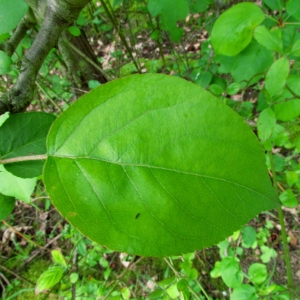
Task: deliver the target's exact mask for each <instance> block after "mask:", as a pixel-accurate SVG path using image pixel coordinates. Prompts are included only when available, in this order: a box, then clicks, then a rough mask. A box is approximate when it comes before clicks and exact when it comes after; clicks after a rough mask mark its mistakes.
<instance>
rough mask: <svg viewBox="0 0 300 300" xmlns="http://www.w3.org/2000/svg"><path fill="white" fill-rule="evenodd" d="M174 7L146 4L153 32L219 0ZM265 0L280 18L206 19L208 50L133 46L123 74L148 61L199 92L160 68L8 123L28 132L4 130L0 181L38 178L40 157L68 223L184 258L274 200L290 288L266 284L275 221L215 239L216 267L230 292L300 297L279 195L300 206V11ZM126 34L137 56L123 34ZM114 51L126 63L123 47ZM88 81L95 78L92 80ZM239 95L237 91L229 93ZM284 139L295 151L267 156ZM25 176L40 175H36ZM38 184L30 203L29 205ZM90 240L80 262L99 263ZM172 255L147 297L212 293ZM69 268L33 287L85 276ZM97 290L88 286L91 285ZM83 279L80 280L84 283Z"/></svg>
mask: <svg viewBox="0 0 300 300" xmlns="http://www.w3.org/2000/svg"><path fill="white" fill-rule="evenodd" d="M179 2H180V3H179ZM101 3H102V7H104V10H103V9H102V10H101V13H106V14H107V16H108V17H109V19H110V21H111V23H112V24H113V27H114V28H115V30H117V31H118V30H119V29H118V28H119V26H120V25H119V23H118V22H117V21H116V20H117V18H116V15H115V14H117V13H118V9H119V4H120V3H116V4H114V3H113V4H112V5H111V3H110V2H107V1H102V2H101ZM168 4H169V3H168V2H166V3H163V4H162V3H160V2H157V1H149V2H148V9H149V12H150V14H151V16H152V17H154V18H155V19H156V21H157V22H156V25H155V23H153V22H152V23H151V22H150V26H149V27H150V30H151V31H153V30H155V31H156V34H157V37H158V36H160V33H161V31H160V26H161V27H162V29H164V30H167V31H168V32H169V33H170V36H171V38H172V39H173V40H175V41H179V40H180V38H182V36H183V30H181V29H180V28H178V27H177V25H176V22H177V21H178V20H182V19H183V18H185V17H186V15H187V13H188V10H189V9H190V10H192V11H194V12H205V11H206V10H207V8H208V5H210V4H211V1H206V2H203V6H201V5H200V1H183V0H182V1H178V3H177V4H178V6H176V8H177V9H178V11H177V10H175V12H174V14H172V13H170V12H169V10H168V7H169V5H168ZM263 5H264V7H268V8H269V9H271V10H277V11H278V12H279V13H278V14H274V15H272V14H266V13H265V11H263V10H262V9H261V8H260V7H258V6H257V5H255V4H253V3H240V4H238V5H235V6H233V7H232V8H230V9H229V10H227V11H225V12H224V13H223V14H222V15H221V16H220V17H219V18H218V19H217V21H216V22H215V24H214V26H213V27H212V28H210V29H209V27H208V26H207V29H208V30H209V32H210V33H211V35H210V39H209V40H207V41H205V42H203V46H202V48H201V54H202V57H201V58H199V57H198V58H195V57H194V56H193V55H192V54H191V55H185V54H181V53H176V51H177V49H176V51H174V57H175V59H173V58H169V57H168V58H166V57H164V56H163V55H162V56H161V59H159V60H157V61H154V60H153V59H150V60H146V59H144V60H135V59H133V56H132V54H130V56H132V57H131V59H132V62H130V63H129V64H127V65H125V66H124V67H123V68H122V69H121V72H120V73H121V75H127V74H130V73H132V72H136V70H139V66H143V64H144V66H145V67H146V68H147V69H148V71H153V72H157V70H161V69H162V68H166V67H167V70H169V71H170V72H175V74H176V75H178V76H181V77H184V78H186V79H189V80H191V81H193V82H194V83H196V85H199V86H201V87H199V86H198V87H197V86H196V85H193V84H191V83H187V82H186V81H183V80H182V79H178V78H175V77H167V76H164V75H156V74H153V75H149V74H148V75H133V76H129V77H126V78H123V79H119V80H115V81H112V82H111V83H109V84H106V85H101V86H100V87H97V88H96V89H94V91H92V92H91V93H89V94H87V95H85V96H83V97H82V98H81V99H80V100H79V101H77V102H76V103H75V104H74V105H72V106H71V107H70V108H67V109H66V111H65V112H64V113H62V115H61V116H59V117H58V118H57V120H55V121H54V122H53V120H54V117H53V116H52V115H49V114H48V115H46V114H42V115H41V119H40V120H39V121H38V120H37V117H36V116H37V115H34V114H32V113H25V114H18V115H12V116H10V117H9V118H8V119H7V120H6V121H5V122H4V124H3V125H2V126H1V127H0V137H1V140H4V139H7V136H8V135H10V134H11V131H13V132H14V133H17V132H18V130H21V128H22V130H23V132H24V134H23V136H22V139H21V138H20V136H19V135H18V134H14V135H12V136H10V137H11V144H10V147H9V148H8V147H7V145H6V144H4V143H3V144H2V145H1V144H0V159H1V163H2V164H4V167H3V169H2V173H3V174H2V175H3V176H4V177H3V178H5V180H6V181H7V182H10V181H12V180H13V177H11V178H10V179H9V177H8V176H11V175H9V173H8V172H11V173H13V174H14V175H17V176H19V177H35V176H39V175H40V174H41V168H42V166H43V165H44V160H46V163H45V166H44V171H43V178H44V183H45V185H46V188H47V192H48V193H49V195H50V197H51V199H52V201H53V203H54V205H55V206H56V208H57V209H58V210H59V211H60V212H61V214H62V215H63V216H64V217H65V218H66V219H67V220H68V221H69V222H70V223H71V224H72V225H74V226H75V227H76V228H78V230H79V231H80V232H82V233H83V234H84V235H86V236H87V237H89V238H91V239H92V240H94V241H96V242H97V243H100V244H104V245H107V246H108V247H109V248H111V249H116V250H119V251H124V252H127V253H130V254H138V255H143V256H152V255H154V256H159V257H163V256H169V255H179V254H183V253H187V252H191V251H194V250H196V249H202V248H204V247H207V246H211V245H214V244H216V243H218V242H219V241H220V240H222V239H224V238H225V237H227V236H229V235H231V234H232V233H233V232H234V231H236V230H239V229H240V228H241V226H242V225H244V224H245V223H247V222H248V221H249V220H250V219H252V218H254V217H255V216H256V215H257V214H258V213H260V212H261V211H265V210H270V209H272V208H278V214H279V220H280V224H281V228H282V232H281V238H282V242H283V246H284V255H285V262H286V266H287V277H288V280H287V288H288V290H287V289H286V287H284V286H281V285H279V284H274V282H273V281H272V276H273V273H274V269H272V267H270V266H269V265H268V263H269V262H270V261H272V260H273V261H275V260H274V259H275V257H276V253H275V250H274V249H273V246H272V245H270V244H269V243H267V241H268V238H269V237H268V235H269V230H270V229H271V225H270V223H268V222H267V223H266V227H265V228H260V229H259V231H258V232H256V231H255V230H254V229H253V228H252V227H249V226H247V227H244V228H243V229H242V230H241V232H240V233H239V232H238V233H236V234H234V236H233V237H232V238H231V240H230V241H231V242H229V241H228V240H225V241H224V242H222V243H219V244H218V246H219V248H220V257H221V260H220V261H219V262H217V263H216V265H215V268H214V269H213V271H212V272H211V274H212V277H214V278H218V277H221V278H222V280H223V282H224V283H225V286H226V287H227V288H229V292H230V297H231V299H242V298H243V299H256V298H257V297H266V298H267V297H272V299H286V298H292V297H294V293H295V290H294V283H293V278H292V272H291V264H290V255H289V252H288V239H287V234H286V227H285V223H284V220H283V212H282V210H281V207H280V203H279V201H278V195H277V194H279V200H280V201H281V204H283V205H285V206H286V207H289V208H295V207H296V206H297V205H298V200H297V193H298V192H299V186H300V183H299V178H298V174H299V170H300V168H299V165H298V164H297V163H295V161H294V157H298V155H299V137H298V135H299V134H298V133H299V132H298V131H299V128H298V127H299V126H298V120H297V118H298V116H299V115H300V110H299V107H298V106H299V101H300V100H299V97H300V96H299V95H300V92H298V89H299V87H298V86H299V84H298V83H299V74H298V72H299V70H298V65H297V62H298V59H299V56H300V54H299V49H298V48H299V40H300V36H299V33H298V27H297V26H298V24H295V23H296V21H297V20H298V19H299V13H298V10H297V7H298V6H297V5H298V4H297V3H296V2H295V1H293V0H290V1H288V2H287V3H286V5H285V4H284V3H281V2H280V1H279V2H278V1H263ZM137 6H138V5H137ZM142 7H144V6H143V5H142ZM179 8H182V9H179ZM159 17H160V18H159ZM151 20H152V19H151ZM199 22H200V21H199ZM95 24H96V23H95ZM96 25H97V24H96ZM203 26H204V25H203ZM76 28H77V27H76ZM71 31H72V32H73V31H74V28H73V29H72V30H71ZM73 34H74V32H73ZM118 35H119V36H120V39H121V40H122V42H123V44H124V47H125V48H126V51H127V53H131V52H130V51H131V50H130V46H129V44H128V43H127V42H126V41H123V39H124V33H123V32H122V30H120V31H118ZM224 36H226V39H224ZM157 37H156V38H154V39H156V41H157V43H158V46H159V47H160V51H161V50H162V49H161V46H162V45H161V42H162V38H161V37H164V35H163V34H161V37H160V38H157ZM211 45H212V46H213V50H212V48H211V47H210V46H211ZM111 56H113V57H114V56H115V58H116V59H117V60H118V61H121V60H123V61H126V58H125V55H123V52H122V50H121V48H120V50H119V49H117V50H116V51H115V52H113V53H112V54H111ZM55 78H56V79H55ZM58 83H59V78H58V77H54V78H53V84H58ZM89 85H90V86H91V87H95V86H96V85H98V84H97V83H95V82H93V81H90V83H89ZM202 87H204V88H206V89H208V90H209V91H210V92H211V93H212V94H213V95H214V96H215V97H213V96H212V95H211V94H210V93H208V92H207V91H205V90H204V89H203V88H202ZM248 89H251V91H252V92H253V91H254V92H256V93H257V94H258V104H257V105H256V103H253V101H251V99H250V100H249V99H247V98H246V96H245V95H246V93H247V90H248ZM55 90H57V88H55ZM237 94H239V96H240V97H241V98H240V99H239V100H238V101H236V100H233V99H232V98H234V96H236V95H237ZM51 96H52V95H50V98H51ZM222 102H223V103H222ZM225 104H227V105H229V106H231V107H232V108H233V109H235V110H236V111H237V112H238V113H239V114H240V115H241V116H242V117H243V118H245V119H247V120H250V121H252V123H251V124H252V125H253V121H255V122H256V119H257V124H256V123H254V124H255V126H256V127H257V133H258V137H259V139H260V141H261V144H260V143H259V142H258V141H257V139H256V137H255V135H254V134H253V133H252V131H251V128H250V127H249V126H247V125H246V124H245V123H244V122H243V119H242V118H241V117H239V116H238V115H237V114H235V113H233V112H232V110H230V109H229V108H228V107H227V106H226V105H225ZM24 122H27V123H28V128H32V127H36V126H37V124H40V123H42V124H43V126H44V129H43V130H42V131H39V132H40V134H41V136H35V135H34V136H33V137H32V136H30V135H29V134H28V132H29V129H23V124H24ZM52 122H53V124H52ZM44 123H45V124H44ZM51 124H52V125H51ZM50 126H51V129H50V131H49V132H48V130H49V127H50ZM46 136H48V137H47V149H46V145H45V139H46ZM38 143H40V144H38ZM262 146H263V147H264V149H265V151H266V152H267V156H265V155H264V153H263V150H262ZM278 147H281V148H282V149H285V151H287V152H285V153H283V154H276V153H275V152H274V151H272V149H274V148H278ZM20 149H21V150H20ZM33 153H34V154H36V156H35V157H33ZM45 153H46V154H45ZM286 153H288V155H286ZM24 156H30V157H24ZM284 156H286V157H285V158H283V157H284ZM265 159H267V165H268V167H269V169H270V172H271V175H272V178H273V185H274V188H273V187H272V186H271V184H270V180H269V178H268V173H267V169H266V167H265ZM283 172H284V173H283ZM283 174H284V175H283ZM18 180H19V179H18ZM278 180H279V181H280V182H284V183H285V184H286V185H287V186H286V189H283V188H282V186H281V185H279V188H281V189H282V191H280V192H279V191H278ZM31 181H32V184H34V183H35V179H31ZM24 186H26V187H28V186H29V183H24ZM0 188H1V185H0ZM5 188H6V189H5V190H4V188H2V190H1V192H2V193H3V194H5V195H6V196H3V197H2V198H0V201H2V203H7V201H8V199H7V197H9V196H13V197H19V198H20V195H19V194H17V192H16V187H15V185H14V186H12V188H10V189H9V190H7V185H6V184H5ZM32 188H33V187H31V189H29V190H28V191H27V193H26V195H25V196H24V195H23V196H22V197H24V198H23V199H27V201H28V197H29V196H30V193H31V192H32ZM26 197H27V198H26ZM10 201H11V202H10V203H9V204H8V205H7V210H6V211H4V212H3V213H2V215H3V216H2V217H5V216H6V215H8V214H9V213H10V211H11V210H12V207H13V205H12V204H11V203H13V199H12V198H10ZM95 225H96V226H95ZM79 240H80V238H79ZM79 245H82V248H80V247H79ZM84 245H85V243H83V242H82V241H78V246H76V251H78V252H81V255H82V256H83V257H84V259H83V260H82V263H83V264H86V265H90V266H93V264H96V263H97V261H98V260H100V261H101V254H99V253H98V252H97V251H92V250H87V248H86V246H84ZM78 247H79V248H78ZM255 248H257V249H258V250H259V251H260V257H259V259H260V260H261V262H262V263H261V262H259V263H257V262H254V263H251V264H250V265H249V266H248V267H247V269H244V270H242V268H241V264H240V261H241V259H242V257H243V253H244V252H245V250H244V249H255ZM79 249H80V250H79ZM249 251H250V250H249ZM55 253H56V252H55ZM224 253H225V254H224ZM193 255H194V254H190V256H191V257H193ZM172 263H173V262H172V261H170V260H167V264H168V266H169V268H170V269H171V270H172V271H173V272H174V275H175V276H173V277H171V278H170V277H166V278H165V280H163V281H162V282H161V283H160V288H159V289H156V290H155V291H154V292H153V294H152V296H151V297H153V298H155V297H158V298H159V297H162V298H163V297H171V298H176V297H181V298H185V299H189V297H194V296H195V295H194V294H196V295H197V293H199V292H200V291H201V292H202V294H203V295H204V296H203V297H206V298H207V299H209V296H208V295H207V294H206V292H205V290H204V289H203V288H202V286H201V285H199V282H197V277H198V276H199V274H198V272H197V270H196V269H195V268H193V267H192V258H191V259H189V255H186V256H184V262H183V263H182V265H180V268H181V269H180V272H178V271H176V269H175V268H173V265H172ZM103 264H104V265H103V266H102V267H104V268H105V267H106V272H107V274H106V275H105V274H104V277H105V279H107V278H106V276H109V273H110V271H111V270H110V268H109V267H108V266H107V262H103ZM60 265H61V264H60ZM64 268H65V269H64ZM69 271H70V268H69V267H67V266H62V265H61V266H55V267H54V268H50V269H49V271H46V272H45V275H43V276H44V277H45V276H48V277H47V280H46V281H45V278H44V277H43V276H42V277H41V279H40V281H39V284H40V287H39V289H40V290H44V289H48V288H51V286H52V285H51V284H49V282H50V281H49V274H50V275H51V276H50V277H51V278H56V280H55V281H54V282H55V283H57V282H61V284H62V287H61V290H63V287H64V286H65V287H66V286H70V285H68V284H70V283H72V284H77V281H78V278H79V274H78V273H77V272H73V273H72V276H71V277H70V282H68V284H66V279H65V278H66V274H67V272H69ZM41 282H42V283H43V282H44V283H43V284H44V285H43V284H42V283H41ZM45 282H47V284H45ZM39 284H38V286H39ZM98 284H99V283H98ZM80 288H81V287H80ZM89 288H90V289H91V290H94V289H96V285H95V286H90V287H89ZM89 288H87V286H83V287H82V291H83V290H84V291H85V292H86V290H87V289H89ZM232 289H233V290H232ZM80 291H81V290H80ZM122 291H123V292H120V291H113V290H110V291H109V292H107V290H105V285H104V288H103V290H102V291H99V293H100V294H101V293H103V295H106V296H105V297H109V295H110V294H111V296H112V297H119V296H120V294H122V295H123V297H124V298H128V297H129V296H128V292H129V294H130V290H128V289H127V288H125V287H124V289H123V290H122ZM85 292H84V293H85ZM79 294H80V293H79ZM68 295H69V294H68ZM86 295H87V294H86ZM201 297H202V296H201Z"/></svg>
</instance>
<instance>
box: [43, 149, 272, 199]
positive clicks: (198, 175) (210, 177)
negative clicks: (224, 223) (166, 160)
mask: <svg viewBox="0 0 300 300" xmlns="http://www.w3.org/2000/svg"><path fill="white" fill-rule="evenodd" d="M49 157H54V158H64V159H73V160H75V161H76V160H77V159H87V160H95V161H99V162H105V163H110V164H114V165H119V166H121V167H122V168H123V167H141V168H149V169H157V170H163V171H169V172H176V173H180V174H185V175H190V176H196V177H200V178H207V179H213V180H218V181H223V182H225V183H228V184H233V185H235V186H238V187H241V188H243V189H246V190H248V191H250V192H252V193H254V194H257V195H259V196H262V197H263V198H265V199H268V200H271V198H269V197H267V196H265V195H264V194H261V193H259V192H257V191H255V190H253V189H251V188H249V187H247V186H244V185H241V184H239V183H236V182H234V181H230V180H227V179H224V178H219V177H214V176H209V175H203V174H197V173H192V172H187V171H181V170H176V169H170V168H164V167H158V166H153V165H146V164H129V163H121V162H116V161H109V160H105V159H99V158H95V157H93V158H92V157H86V156H76V157H72V156H64V155H49Z"/></svg>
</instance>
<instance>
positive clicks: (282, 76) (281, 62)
mask: <svg viewBox="0 0 300 300" xmlns="http://www.w3.org/2000/svg"><path fill="white" fill-rule="evenodd" d="M289 71H290V63H289V61H288V59H287V58H286V57H282V58H280V59H278V60H276V61H275V62H274V63H273V64H272V66H271V67H270V69H269V70H268V72H267V75H266V80H265V87H266V90H267V91H268V93H269V95H270V97H271V98H272V97H275V96H278V95H280V94H281V93H282V90H283V88H284V86H285V83H286V80H287V78H288V76H289Z"/></svg>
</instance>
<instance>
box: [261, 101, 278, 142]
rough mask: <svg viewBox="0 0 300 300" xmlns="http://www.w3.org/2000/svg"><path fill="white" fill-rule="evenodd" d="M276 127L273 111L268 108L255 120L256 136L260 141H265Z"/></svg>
mask: <svg viewBox="0 0 300 300" xmlns="http://www.w3.org/2000/svg"><path fill="white" fill-rule="evenodd" d="M275 125H276V117H275V113H274V111H273V110H272V109H271V108H270V107H269V108H267V109H264V110H263V111H262V112H261V113H260V115H259V117H258V120H257V130H258V136H259V138H260V139H261V140H262V141H266V140H267V139H268V138H269V137H270V136H271V134H272V132H273V130H274V128H275Z"/></svg>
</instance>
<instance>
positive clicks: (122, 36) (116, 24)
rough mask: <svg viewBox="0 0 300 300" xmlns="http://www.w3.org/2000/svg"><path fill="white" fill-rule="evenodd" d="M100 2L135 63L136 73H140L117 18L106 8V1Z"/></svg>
mask: <svg viewBox="0 0 300 300" xmlns="http://www.w3.org/2000/svg"><path fill="white" fill-rule="evenodd" d="M100 3H101V5H102V6H103V8H104V10H105V12H106V14H107V15H108V17H109V19H110V21H111V22H112V23H113V25H114V27H115V29H116V30H117V32H118V35H119V37H120V39H121V41H122V43H123V45H124V46H125V48H126V50H127V52H128V54H129V56H130V58H131V59H132V61H133V63H134V65H135V67H136V70H137V71H138V73H141V68H140V66H139V65H138V63H137V61H136V60H135V58H134V57H133V54H132V51H131V49H130V47H129V45H128V43H127V41H126V39H125V36H124V34H123V32H122V30H121V29H120V26H119V24H118V21H117V19H116V18H115V16H114V15H113V14H112V13H111V12H110V10H109V9H108V7H107V6H106V3H105V2H104V1H103V0H100ZM107 3H108V5H110V2H109V1H108V2H107ZM110 8H111V11H113V10H112V7H111V6H110Z"/></svg>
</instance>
